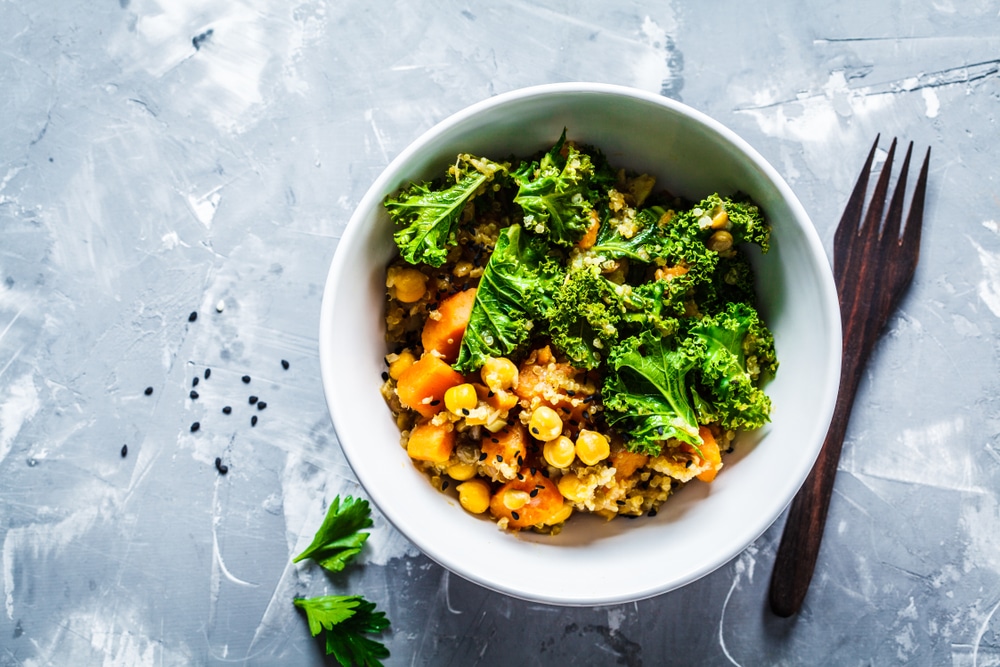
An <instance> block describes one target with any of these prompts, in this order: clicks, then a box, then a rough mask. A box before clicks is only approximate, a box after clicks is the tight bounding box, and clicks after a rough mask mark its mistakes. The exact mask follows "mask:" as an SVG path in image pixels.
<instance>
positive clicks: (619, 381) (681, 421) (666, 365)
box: [602, 332, 702, 456]
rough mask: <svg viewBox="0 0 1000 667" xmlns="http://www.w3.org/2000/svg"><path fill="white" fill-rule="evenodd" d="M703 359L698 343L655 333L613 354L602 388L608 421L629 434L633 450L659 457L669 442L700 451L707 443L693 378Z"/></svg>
mask: <svg viewBox="0 0 1000 667" xmlns="http://www.w3.org/2000/svg"><path fill="white" fill-rule="evenodd" d="M701 356H702V350H701V349H700V348H699V346H698V345H697V344H696V342H695V341H694V339H687V340H682V339H677V338H674V337H670V338H664V337H661V336H658V335H656V334H655V333H652V332H645V333H643V334H641V335H639V336H632V337H630V338H627V339H625V340H624V341H622V342H621V343H620V344H619V345H617V346H615V348H614V349H613V350H612V351H611V355H610V357H609V359H608V370H609V372H608V374H607V375H606V376H605V380H604V386H603V388H602V394H603V398H604V416H605V419H606V420H607V421H608V423H609V424H610V425H611V426H613V427H615V428H617V429H619V430H620V431H621V432H622V433H623V434H625V435H626V437H627V438H628V447H629V449H631V450H632V451H640V452H644V453H646V454H651V455H654V456H655V455H657V454H659V453H660V449H661V447H662V446H663V443H664V441H666V440H667V439H669V438H677V439H678V440H680V441H682V442H686V443H688V444H691V445H694V446H695V447H697V446H698V445H700V444H701V443H702V439H701V436H700V435H698V419H697V416H696V414H695V410H694V404H693V401H692V396H691V392H690V390H689V384H690V380H689V378H688V375H689V374H690V373H691V371H692V370H693V369H694V368H695V367H696V366H697V365H698V363H699V361H700V359H701Z"/></svg>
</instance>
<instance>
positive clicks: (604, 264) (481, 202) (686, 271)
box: [386, 131, 777, 455]
mask: <svg viewBox="0 0 1000 667" xmlns="http://www.w3.org/2000/svg"><path fill="white" fill-rule="evenodd" d="M463 165H464V166H463ZM470 165H471V166H470ZM484 165H485V166H484ZM451 172H452V175H453V176H454V183H453V184H451V185H449V184H447V183H446V184H443V185H440V186H439V187H438V189H434V188H433V187H431V186H426V185H411V186H409V188H407V189H405V190H404V191H403V193H402V194H400V195H399V197H397V198H395V199H390V200H388V201H387V203H386V206H387V208H388V209H389V212H390V216H392V218H393V221H394V222H395V223H396V225H397V231H396V235H395V238H396V242H397V245H398V246H399V249H400V254H401V256H402V258H403V259H404V260H405V261H407V262H410V263H416V262H425V263H428V264H433V265H434V266H439V265H440V264H441V263H443V262H444V261H445V260H446V259H447V257H448V253H449V248H450V247H451V245H453V244H454V243H455V242H456V241H455V239H456V230H459V229H463V225H467V227H465V228H464V229H466V230H467V231H466V233H467V234H468V235H469V236H470V237H471V236H474V235H475V233H476V229H477V228H476V225H477V219H476V216H477V215H478V214H479V213H478V211H479V210H480V208H482V210H483V211H487V210H488V211H490V212H491V213H490V215H491V216H492V217H490V218H488V220H489V221H490V223H491V224H493V223H496V224H497V229H496V230H495V233H496V235H497V236H496V242H495V246H494V247H493V248H492V254H490V255H489V258H488V260H487V261H486V263H485V266H483V268H482V275H481V277H480V279H479V282H478V287H477V292H476V297H475V300H474V303H473V306H472V310H471V315H470V317H469V320H468V323H467V325H466V327H465V331H464V335H463V337H462V341H461V346H460V349H459V354H458V358H457V361H456V362H455V363H454V364H453V366H454V368H455V369H456V370H458V371H460V372H462V373H465V374H471V373H474V372H476V371H477V370H479V368H480V367H481V366H482V365H483V363H484V362H485V361H486V360H487V359H488V358H490V357H508V358H511V359H513V360H515V361H517V360H518V359H519V358H522V357H523V356H524V355H525V354H527V352H528V351H529V350H531V349H534V348H535V347H537V346H539V345H545V344H550V345H551V346H552V347H553V348H554V349H555V351H556V353H557V355H558V356H559V357H560V358H561V359H563V360H567V361H568V362H569V363H570V364H571V365H572V366H574V367H575V368H577V369H580V370H583V371H587V372H590V373H592V374H593V375H592V377H596V378H599V384H600V386H601V393H600V404H599V407H600V408H601V411H600V414H601V415H602V417H601V418H602V419H603V420H604V421H605V422H606V423H607V425H609V426H610V427H612V428H613V429H614V430H615V431H617V432H618V433H619V434H620V435H622V436H623V439H624V440H625V442H626V445H627V446H628V448H629V449H630V450H632V451H636V452H644V453H647V454H651V455H656V454H659V453H661V452H662V450H663V448H664V447H665V446H668V444H669V443H671V442H672V443H675V444H676V443H683V444H684V445H686V446H688V447H692V448H694V449H695V450H698V447H699V445H701V444H702V439H701V435H700V427H701V426H703V425H708V424H718V425H719V426H721V427H722V428H725V429H733V430H736V429H753V428H759V427H760V426H762V425H763V424H765V423H766V422H767V420H768V419H769V415H770V412H771V402H770V399H769V398H768V397H767V395H766V394H765V393H764V391H763V388H762V384H763V382H764V381H765V380H766V378H768V377H770V375H772V374H773V373H774V372H775V371H776V369H777V358H776V356H775V351H774V338H773V335H772V334H771V332H770V331H769V330H768V329H767V327H766V325H765V324H764V322H763V320H762V319H761V317H760V315H759V313H758V312H757V310H756V307H755V300H756V294H755V286H754V272H753V265H752V263H751V260H750V255H749V254H748V252H747V250H746V248H749V247H754V246H755V247H756V248H757V249H758V250H759V251H760V252H767V250H768V248H769V243H770V231H771V229H770V226H769V225H768V223H767V221H766V220H765V218H764V216H763V214H762V212H761V210H760V209H759V208H758V206H757V205H756V204H754V203H753V202H752V201H751V200H750V199H748V198H747V197H744V196H742V195H739V194H736V195H734V196H721V195H719V194H710V195H708V196H706V197H704V198H703V199H701V200H700V201H697V202H684V201H682V200H680V199H678V198H676V197H673V196H671V195H669V194H667V193H663V192H659V193H653V192H652V188H653V182H654V179H652V177H650V176H647V175H640V174H628V173H626V172H625V171H623V170H622V171H615V170H614V169H612V168H611V167H610V166H609V165H608V163H607V161H606V160H605V158H604V156H603V155H602V154H601V153H600V152H599V151H597V150H596V149H594V148H592V147H588V146H582V145H577V144H575V143H573V142H570V141H567V139H566V132H565V131H563V133H562V136H561V137H560V138H559V140H558V141H557V142H556V143H555V145H553V146H552V147H551V148H550V149H549V150H547V151H546V152H544V153H540V154H539V155H536V156H534V157H532V158H528V159H524V160H520V161H518V160H511V161H510V162H509V163H506V162H505V163H494V162H491V161H489V160H486V159H483V158H472V157H469V156H465V155H463V156H460V157H459V161H458V166H457V167H455V168H453V169H452V170H451ZM501 174H502V175H503V178H504V185H503V187H499V186H498V185H496V184H494V185H493V187H492V188H485V187H484V186H485V184H486V183H487V182H488V180H490V179H491V178H492V177H493V176H499V175H501ZM507 186H512V187H510V188H507ZM473 197H478V199H477V201H476V207H475V210H471V209H466V208H465V207H466V205H467V204H468V202H469V201H471V200H472V198H473ZM463 211H466V212H465V213H463ZM470 214H471V215H470ZM501 220H502V221H503V223H502V224H500V223H499V222H498V221H501ZM595 231H596V234H595ZM487 245H488V244H487ZM477 252H478V251H477ZM487 252H488V249H487ZM435 262H437V263H435ZM480 265H481V264H480Z"/></svg>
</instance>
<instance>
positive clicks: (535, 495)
mask: <svg viewBox="0 0 1000 667" xmlns="http://www.w3.org/2000/svg"><path fill="white" fill-rule="evenodd" d="M510 492H513V494H512V495H511V496H508V495H507V494H508V493H510ZM521 501H524V504H523V505H521V504H520V502H521ZM510 505H513V506H516V507H517V509H511V508H510ZM562 506H563V496H562V494H561V493H559V488H558V487H557V486H556V485H555V484H553V483H552V481H551V480H550V479H549V478H548V477H545V476H544V475H542V474H541V473H540V472H538V471H537V470H536V471H535V472H532V471H531V470H530V469H529V468H522V469H521V474H520V475H519V476H518V478H517V479H513V480H511V481H509V482H507V483H506V484H504V485H503V486H501V487H500V489H499V490H497V492H496V493H494V494H493V497H491V498H490V513H491V514H492V515H493V517H494V518H496V519H501V518H504V517H506V518H507V527H508V528H529V527H531V526H535V525H537V524H540V523H545V522H546V521H548V520H549V519H551V518H552V517H553V516H555V514H556V513H557V512H559V511H560V510H562Z"/></svg>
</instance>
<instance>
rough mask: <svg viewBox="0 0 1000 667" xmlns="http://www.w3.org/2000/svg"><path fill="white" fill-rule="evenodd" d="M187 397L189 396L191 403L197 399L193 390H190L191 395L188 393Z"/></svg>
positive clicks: (196, 393)
mask: <svg viewBox="0 0 1000 667" xmlns="http://www.w3.org/2000/svg"><path fill="white" fill-rule="evenodd" d="M188 396H190V397H191V400H192V401H193V400H196V399H197V398H198V392H196V391H195V390H194V389H192V390H191V393H190V394H188Z"/></svg>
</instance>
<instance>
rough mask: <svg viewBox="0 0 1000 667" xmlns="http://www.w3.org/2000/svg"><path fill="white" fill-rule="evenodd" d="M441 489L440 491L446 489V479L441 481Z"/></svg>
mask: <svg viewBox="0 0 1000 667" xmlns="http://www.w3.org/2000/svg"><path fill="white" fill-rule="evenodd" d="M441 490H442V491H447V490H448V480H444V481H443V482H441Z"/></svg>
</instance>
